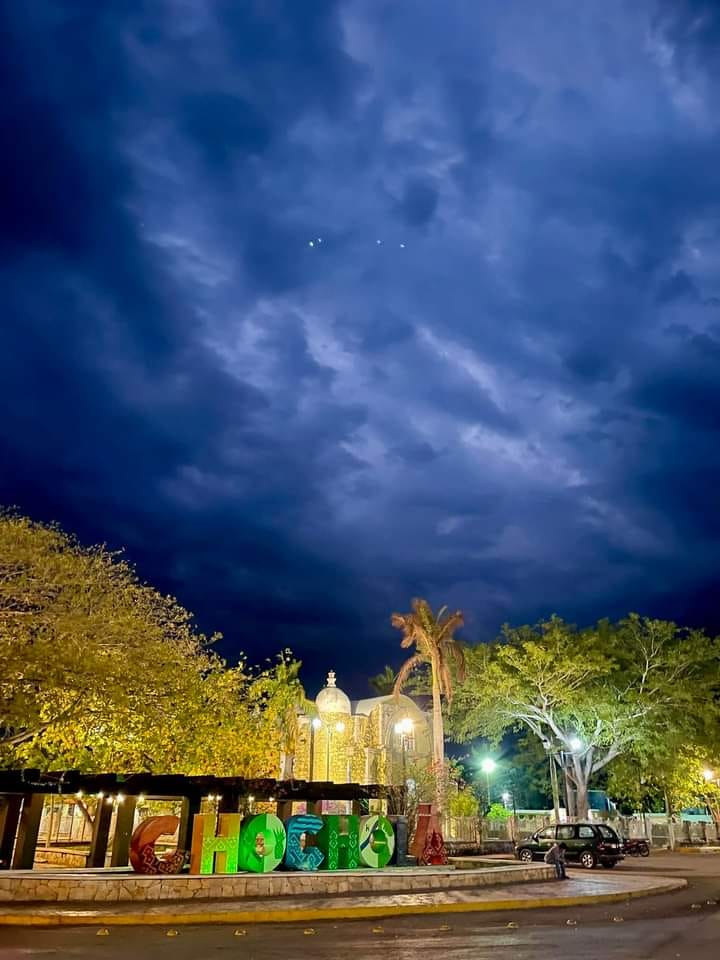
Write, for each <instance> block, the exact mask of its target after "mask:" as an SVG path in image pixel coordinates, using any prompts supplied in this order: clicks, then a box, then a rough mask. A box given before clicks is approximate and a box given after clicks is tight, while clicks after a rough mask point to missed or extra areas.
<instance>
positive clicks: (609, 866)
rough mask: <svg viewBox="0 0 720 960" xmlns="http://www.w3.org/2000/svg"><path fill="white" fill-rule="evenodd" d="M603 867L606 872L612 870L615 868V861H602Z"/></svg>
mask: <svg viewBox="0 0 720 960" xmlns="http://www.w3.org/2000/svg"><path fill="white" fill-rule="evenodd" d="M603 866H604V867H605V869H606V870H612V868H613V867H616V866H617V861H615V860H603Z"/></svg>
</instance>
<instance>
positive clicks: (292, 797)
mask: <svg viewBox="0 0 720 960" xmlns="http://www.w3.org/2000/svg"><path fill="white" fill-rule="evenodd" d="M100 794H102V796H103V797H108V796H110V797H112V796H113V795H115V796H118V795H122V797H123V803H122V805H119V806H117V817H116V822H115V832H114V837H113V842H112V849H111V860H110V865H111V866H114V867H122V866H126V865H127V863H128V857H129V848H130V838H131V835H132V830H133V823H134V820H135V808H136V806H137V801H138V797H141V796H144V797H146V798H148V799H165V798H174V799H180V800H181V801H182V812H181V816H180V830H179V834H178V849H180V850H186V849H188V848H189V843H190V834H191V831H192V818H193V815H194V814H196V813H199V812H200V805H201V803H202V800H203V799H204V798H205V797H208V796H214V797H219V800H218V802H217V809H218V812H219V813H236V812H237V811H238V810H239V809H240V805H241V803H242V802H243V801H247V800H248V798H250V797H252V798H254V799H255V800H257V801H260V802H273V803H275V804H276V805H277V814H278V816H279V817H280V818H281V819H284V818H285V817H287V816H289V815H290V813H291V812H292V804H293V803H296V802H305V803H307V804H308V808H309V809H312V808H313V807H315V805H317V807H316V809H318V810H319V804H320V803H321V802H322V801H323V800H325V801H345V802H350V803H351V804H352V809H353V812H357V813H360V812H362V806H363V801H369V800H384V799H387V797H388V794H389V790H388V788H387V787H385V786H383V785H380V784H360V783H324V782H319V781H306V780H271V779H257V780H246V779H244V778H242V777H211V776H200V777H188V776H184V775H180V774H154V773H132V774H124V775H123V774H116V773H92V774H88V773H81V772H80V771H79V770H63V771H58V772H50V773H41V772H40V771H39V770H0V867H2V868H4V869H9V868H12V869H15V870H28V869H31V868H32V866H33V863H34V860H35V849H36V847H37V842H38V832H39V829H40V821H41V818H42V813H43V805H44V802H45V797H46V796H47V795H54V796H61V797H62V796H66V797H67V796H69V797H72V796H93V795H94V796H98V795H100ZM113 810H114V807H113V805H109V804H106V803H101V804H98V806H97V811H96V814H95V817H94V820H93V830H92V838H91V841H90V852H89V854H88V857H87V866H88V867H103V866H104V865H105V861H106V856H107V851H108V845H109V839H110V826H111V822H112V815H113ZM406 842H407V841H406Z"/></svg>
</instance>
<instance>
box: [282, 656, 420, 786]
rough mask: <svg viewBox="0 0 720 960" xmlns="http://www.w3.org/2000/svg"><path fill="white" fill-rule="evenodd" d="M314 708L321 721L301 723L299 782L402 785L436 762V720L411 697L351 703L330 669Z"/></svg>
mask: <svg viewBox="0 0 720 960" xmlns="http://www.w3.org/2000/svg"><path fill="white" fill-rule="evenodd" d="M315 705H316V708H317V715H316V716H314V717H311V716H308V715H306V714H302V715H301V716H300V718H299V724H300V737H299V743H298V749H297V753H296V756H295V766H294V775H295V777H296V778H297V779H298V780H316V781H317V780H324V781H331V782H333V783H380V784H386V785H390V784H401V783H403V782H404V781H405V779H406V776H407V775H408V771H410V770H411V769H412V767H413V766H414V765H415V764H417V763H423V764H429V763H430V762H431V756H432V719H431V715H430V714H429V713H427V712H426V711H424V710H422V709H421V708H420V707H419V706H418V705H417V704H416V703H415V702H414V701H413V700H411V699H410V697H407V696H405V695H400V697H398V698H395V697H394V696H392V695H389V696H384V697H369V698H368V699H366V700H358V701H356V702H355V703H352V702H351V700H350V698H349V697H348V696H347V694H346V693H344V691H343V690H341V689H340V688H339V687H338V686H337V683H336V678H335V673H334V672H333V671H332V670H331V671H330V673H329V674H328V678H327V682H326V684H325V686H324V687H323V689H322V690H321V691H320V693H319V694H318V695H317V697H316V699H315Z"/></svg>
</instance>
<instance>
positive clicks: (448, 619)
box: [390, 599, 465, 802]
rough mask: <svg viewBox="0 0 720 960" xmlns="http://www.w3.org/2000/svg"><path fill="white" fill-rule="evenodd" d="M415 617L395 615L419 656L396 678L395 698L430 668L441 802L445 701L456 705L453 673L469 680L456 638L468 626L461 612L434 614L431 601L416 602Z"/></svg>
mask: <svg viewBox="0 0 720 960" xmlns="http://www.w3.org/2000/svg"><path fill="white" fill-rule="evenodd" d="M411 607H412V612H411V613H393V615H392V617H391V618H390V622H391V623H392V625H393V626H394V627H397V629H398V630H402V634H403V637H402V640H401V641H400V646H401V647H404V648H405V649H407V648H408V647H412V646H413V645H414V646H415V653H414V654H413V655H412V656H411V657H409V658H408V659H407V660H406V661H405V663H404V664H403V665H402V666H401V667H400V670H399V671H398V675H397V677H396V678H395V686H394V690H393V692H394V694H395V696H399V695H400V692H401V690H402V688H403V686H404V684H405V682H406V680H407V678H408V677H409V676H410V674H411V673H412V672H413V670H415V668H416V667H419V666H420V665H421V664H423V663H428V664H429V665H430V673H431V678H432V699H433V766H434V767H435V770H436V771H437V774H438V802H439V801H440V797H439V790H440V775H441V772H442V768H443V766H444V763H445V735H444V729H443V715H442V697H443V696H444V697H445V699H446V700H447V702H448V703H451V702H452V695H453V671H452V669H451V666H454V672H455V676H456V677H457V679H458V680H463V679H464V676H465V658H464V656H463V651H462V647H461V646H460V644H459V643H458V641H457V640H456V639H455V638H454V636H453V634H454V633H455V631H456V630H458V629H459V628H460V627H461V626H462V625H463V623H464V620H463V615H462V613H461V612H460V610H456V611H455V613H448V608H447V607H441V608H440V609H439V610H438V612H437V614H433V612H432V607H431V606H430V604H429V603H428V602H427V600H422V599H414V600H413V601H412V603H411Z"/></svg>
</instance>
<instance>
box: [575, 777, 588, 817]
mask: <svg viewBox="0 0 720 960" xmlns="http://www.w3.org/2000/svg"><path fill="white" fill-rule="evenodd" d="M589 813H590V805H589V802H588V785H587V783H586V782H584V781H583V782H581V783H577V784H576V785H575V816H576V817H577V819H578V820H587V818H588V814H589Z"/></svg>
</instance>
